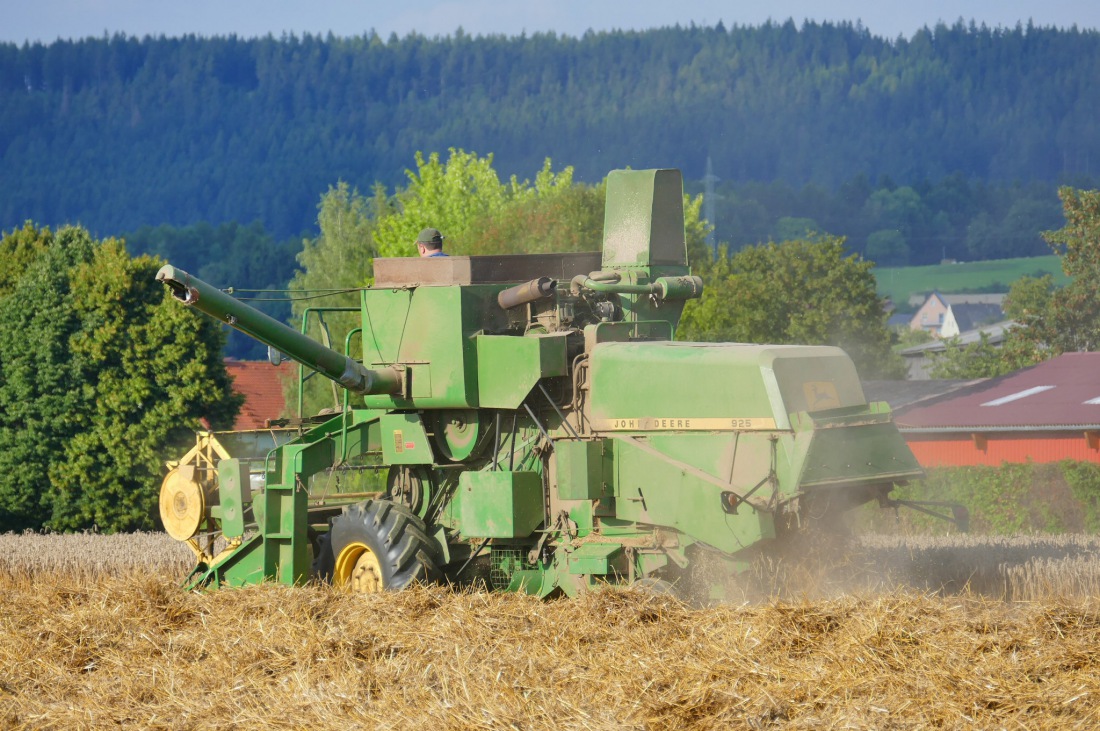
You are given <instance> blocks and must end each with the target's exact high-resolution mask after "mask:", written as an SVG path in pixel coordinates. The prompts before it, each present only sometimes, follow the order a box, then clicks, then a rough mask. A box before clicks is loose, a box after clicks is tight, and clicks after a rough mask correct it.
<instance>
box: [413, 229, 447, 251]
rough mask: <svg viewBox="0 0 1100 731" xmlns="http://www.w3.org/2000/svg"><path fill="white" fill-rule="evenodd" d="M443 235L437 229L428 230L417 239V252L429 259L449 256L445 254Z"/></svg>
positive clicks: (422, 232)
mask: <svg viewBox="0 0 1100 731" xmlns="http://www.w3.org/2000/svg"><path fill="white" fill-rule="evenodd" d="M443 239H444V236H443V234H441V233H439V229H437V228H426V229H424V230H423V231H421V232H420V235H419V236H417V237H416V250H417V251H419V252H420V256H421V257H424V258H427V257H432V256H447V255H446V254H444V253H443Z"/></svg>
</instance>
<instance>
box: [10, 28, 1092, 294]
mask: <svg viewBox="0 0 1100 731" xmlns="http://www.w3.org/2000/svg"><path fill="white" fill-rule="evenodd" d="M1097 78H1100V33H1097V32H1095V31H1081V30H1077V29H1070V30H1057V29H1051V28H1039V27H1033V26H1031V25H1028V26H1026V27H1024V26H1019V27H1016V28H1011V29H989V28H986V27H984V26H975V25H973V24H969V25H967V24H963V23H961V22H960V23H956V24H954V25H950V26H948V25H937V26H936V27H934V28H926V29H923V30H921V31H919V32H917V33H916V34H914V35H913V36H912V37H910V38H897V39H893V40H888V39H884V38H880V37H876V36H874V35H872V34H870V33H869V32H868V31H867V30H866V29H864V28H862V27H861V26H860V25H858V24H856V25H852V24H845V23H842V24H830V23H823V24H816V23H806V24H804V25H803V26H801V27H799V26H796V25H795V24H794V23H793V22H789V21H788V22H786V23H769V24H766V25H763V26H759V27H740V26H737V27H732V28H729V29H727V28H725V27H723V26H722V25H721V24H719V25H718V26H715V27H696V26H692V27H687V28H682V27H676V28H665V29H658V30H650V31H643V32H609V33H603V32H601V33H593V32H590V33H587V34H585V35H584V36H582V37H579V38H574V37H567V36H556V35H554V34H535V35H531V36H526V35H524V36H518V37H504V36H490V37H481V36H478V37H471V36H469V35H467V34H465V33H463V32H461V31H458V32H456V33H455V34H454V35H452V36H447V37H442V38H425V37H423V36H420V35H415V34H413V35H409V36H406V37H404V38H398V37H396V36H391V37H390V38H388V39H383V38H380V37H378V36H377V35H374V34H369V35H365V36H356V37H349V38H339V37H334V36H332V35H329V36H327V37H320V36H310V35H306V36H303V37H296V36H284V37H282V38H273V37H266V38H260V39H251V40H245V39H240V38H236V37H232V36H230V37H215V38H200V37H194V36H186V37H181V38H165V37H157V38H151V37H147V38H144V39H137V38H131V37H125V36H121V35H116V36H104V37H101V38H89V39H85V40H79V41H57V42H54V43H50V44H45V45H44V44H24V45H22V46H17V45H13V44H0V190H2V191H3V196H2V198H0V228H2V229H3V230H12V229H14V228H16V227H18V226H21V225H22V223H23V222H24V221H25V220H33V221H35V222H37V223H39V224H46V225H58V224H61V223H65V222H79V223H82V224H83V225H85V226H87V227H88V228H89V229H91V230H92V231H93V232H94V233H95V234H97V235H101V236H103V235H119V234H126V235H127V238H128V239H129V240H130V242H131V247H132V248H136V249H137V250H139V251H160V253H168V252H166V251H164V247H168V245H169V244H170V241H169V239H170V238H171V236H170V235H169V232H168V230H166V229H162V230H161V231H160V232H159V234H156V235H153V234H152V233H151V231H150V229H145V231H144V234H143V235H142V236H136V235H133V234H135V233H136V232H138V231H139V230H140V229H142V228H143V227H160V226H171V227H187V226H194V225H198V224H201V223H203V222H205V223H208V224H210V225H211V226H222V225H228V224H230V223H231V222H241V223H242V224H250V225H251V224H253V222H257V223H256V224H255V225H256V226H259V228H258V229H253V228H248V227H247V226H242V227H241V230H240V232H246V233H247V232H249V231H250V232H251V233H248V236H247V237H251V240H252V241H253V245H258V244H256V243H255V242H257V241H263V242H267V243H269V244H270V247H271V252H270V254H268V255H265V256H258V257H256V258H257V262H258V263H257V264H256V266H252V270H256V269H263V271H252V273H251V274H249V275H248V277H247V278H245V279H241V278H240V277H239V276H238V277H237V278H236V279H232V278H231V279H229V280H228V281H226V282H225V283H226V284H236V285H238V286H253V287H257V288H259V287H264V286H266V285H268V284H270V283H273V282H276V281H285V278H286V270H287V268H288V267H291V268H292V266H293V263H292V262H287V261H286V257H287V256H288V254H287V252H289V251H296V250H299V249H300V243H301V238H302V237H303V236H307V237H308V236H312V235H313V232H314V231H315V220H316V215H317V204H318V201H319V199H320V196H321V195H322V194H323V193H324V192H325V191H326V190H327V189H328V188H329V187H330V186H332V185H335V184H336V183H337V182H338V181H346V182H348V183H349V184H350V185H351V186H352V187H357V188H359V189H360V190H363V191H368V190H370V189H371V187H372V186H373V185H374V184H375V183H382V184H383V185H386V186H388V187H390V188H392V187H393V186H395V185H401V184H403V183H404V182H405V176H404V170H405V169H406V168H409V167H411V166H412V165H413V160H414V154H415V152H416V151H418V150H422V151H425V152H430V151H442V152H444V153H445V152H446V150H447V149H448V148H461V149H467V150H474V151H477V152H479V153H482V154H488V153H492V154H493V155H494V158H493V160H494V165H495V167H496V168H497V169H498V170H500V171H501V172H502V173H504V174H505V175H508V174H513V173H514V174H518V175H520V176H521V177H523V176H530V175H533V174H534V172H536V171H537V170H538V169H539V168H540V166H541V165H542V162H543V160H544V158H547V157H550V158H552V159H553V160H554V163H555V164H556V165H559V166H561V165H569V166H572V167H573V168H574V170H575V177H576V179H577V180H580V181H587V182H589V183H597V182H598V181H599V180H600V179H601V178H602V177H603V175H604V174H605V173H606V171H607V170H609V169H611V168H616V167H624V166H633V167H651V166H674V167H680V168H681V169H683V170H684V172H685V175H686V177H687V178H688V179H689V180H693V181H701V180H702V178H703V176H704V172H705V170H706V167H705V166H706V161H707V158H708V157H709V158H710V160H711V161H712V163H713V171H714V174H715V175H716V176H717V177H718V178H720V182H719V183H718V184H717V188H716V195H715V199H714V200H713V201H712V203H713V208H710V209H709V210H710V211H711V217H712V218H713V221H714V223H715V224H716V228H717V237H718V239H719V241H724V242H727V243H729V244H731V245H732V248H733V249H737V248H739V247H740V246H742V245H744V244H747V243H752V242H756V241H764V240H768V239H776V240H782V239H784V238H786V237H788V236H801V235H804V234H805V233H806V232H807V231H821V232H827V233H831V234H836V235H843V236H847V237H848V239H849V246H850V247H851V248H852V249H853V250H855V251H858V252H860V253H864V254H866V255H867V256H868V257H870V258H873V259H875V260H876V261H879V262H881V263H883V264H905V263H912V264H918V263H929V262H932V261H938V260H939V259H941V258H945V257H946V258H957V259H981V258H996V257H1001V256H1020V255H1029V254H1037V253H1047V249H1046V246H1045V244H1044V243H1043V242H1042V239H1041V238H1040V237H1039V235H1038V232H1039V231H1041V230H1044V229H1050V228H1056V227H1057V226H1059V225H1061V218H1060V215H1061V214H1060V208H1059V205H1058V201H1057V197H1056V194H1055V188H1056V185H1057V184H1058V183H1070V184H1073V185H1076V186H1078V187H1089V185H1090V184H1091V181H1092V180H1093V177H1092V176H1093V175H1094V174H1095V173H1096V172H1097V171H1098V170H1100V126H1098V125H1097V124H1096V120H1097V119H1100V86H1098V85H1097V84H1095V79H1097ZM691 187H692V189H693V190H695V191H696V192H701V191H702V190H703V184H702V182H696V183H692V184H691ZM240 232H238V233H240ZM234 235H236V234H234ZM158 237H159V238H158ZM247 237H246V238H247ZM276 242H278V243H276ZM288 242H289V243H288ZM204 248H205V247H204ZM207 252H211V248H205V250H204V251H199V252H192V253H193V254H194V255H195V256H198V257H199V258H201V257H203V256H204V255H206V254H207ZM214 252H218V250H217V249H214ZM211 253H213V252H211ZM218 253H219V254H220V255H223V256H224V255H225V250H224V248H222V249H221V251H220V252H218ZM173 256H175V254H173ZM277 257H281V258H282V263H280V264H278V265H275V264H274V263H273V262H274V259H275V258H277ZM250 266H251V265H250ZM265 266H266V268H265ZM246 268H247V267H246ZM238 274H239V272H238Z"/></svg>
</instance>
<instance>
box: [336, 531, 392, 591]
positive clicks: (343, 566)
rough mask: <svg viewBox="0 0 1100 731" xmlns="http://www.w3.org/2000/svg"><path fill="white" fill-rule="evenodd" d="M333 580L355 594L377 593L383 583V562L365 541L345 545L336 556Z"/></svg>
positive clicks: (382, 587) (381, 588)
mask: <svg viewBox="0 0 1100 731" xmlns="http://www.w3.org/2000/svg"><path fill="white" fill-rule="evenodd" d="M332 578H333V582H334V583H335V584H336V585H337V586H339V587H343V588H344V589H347V590H348V591H350V592H352V593H355V594H377V593H379V592H380V591H382V590H383V589H384V588H385V587H384V586H383V585H382V564H380V563H379V562H378V556H377V555H376V554H375V553H374V551H372V550H370V548H368V547H367V546H366V544H363V543H350V544H348V545H347V546H344V550H342V551H340V555H339V556H337V557H336V567H335V569H334V570H333V572H332Z"/></svg>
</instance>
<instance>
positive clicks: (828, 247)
mask: <svg viewBox="0 0 1100 731" xmlns="http://www.w3.org/2000/svg"><path fill="white" fill-rule="evenodd" d="M873 267H874V264H873V263H872V262H869V261H864V260H862V259H860V258H859V257H857V256H856V255H854V254H848V252H847V251H846V249H845V246H844V240H843V239H842V238H837V237H832V236H825V237H822V238H821V239H819V240H815V241H804V240H803V241H787V242H784V243H781V244H776V243H769V244H765V245H762V246H750V247H747V248H745V249H742V250H741V251H739V252H738V253H736V254H734V255H733V256H731V257H728V258H727V257H725V256H721V257H719V258H718V260H717V261H716V262H714V263H713V264H711V265H710V266H709V267H707V268H706V269H705V270H704V273H703V278H704V282H705V285H706V288H705V289H704V291H703V296H702V298H701V299H699V300H694V301H692V302H689V303H688V306H687V307H686V308H685V310H684V317H683V319H682V321H681V326H680V330H679V332H678V334H677V337H678V338H680V339H683V340H712V341H732V342H742V343H801V344H807V345H821V344H829V345H838V346H840V347H842V348H844V349H845V350H846V351H847V352H848V354H849V355H850V356H851V357H852V360H853V361H854V362H855V363H856V366H857V367H858V368H859V370H860V373H861V374H862V375H863V376H864V377H866V378H882V377H900V376H901V374H902V373H904V366H903V364H902V363H901V362H900V359H898V358H897V356H894V355H893V354H892V353H891V352H890V336H889V333H888V332H887V330H886V313H885V311H884V309H883V306H882V301H881V299H880V298H879V297H878V295H877V294H876V293H875V278H874V274H873V273H872V268H873Z"/></svg>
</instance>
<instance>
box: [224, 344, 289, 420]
mask: <svg viewBox="0 0 1100 731" xmlns="http://www.w3.org/2000/svg"><path fill="white" fill-rule="evenodd" d="M225 369H226V371H228V372H229V377H230V378H232V379H233V390H234V391H236V392H237V393H239V394H243V395H244V404H243V405H242V406H241V411H240V413H239V414H237V420H236V421H235V422H233V428H234V429H263V428H265V427H266V424H265V422H266V421H267V420H268V419H278V418H279V417H281V416H282V415H283V411H284V410H285V409H286V399H285V398H284V396H283V379H282V374H283V373H284V372H286V369H287V366H279V367H276V366H273V365H271V364H270V363H268V362H267V361H262V360H261V361H253V360H230V359H227V360H226V361H225Z"/></svg>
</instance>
